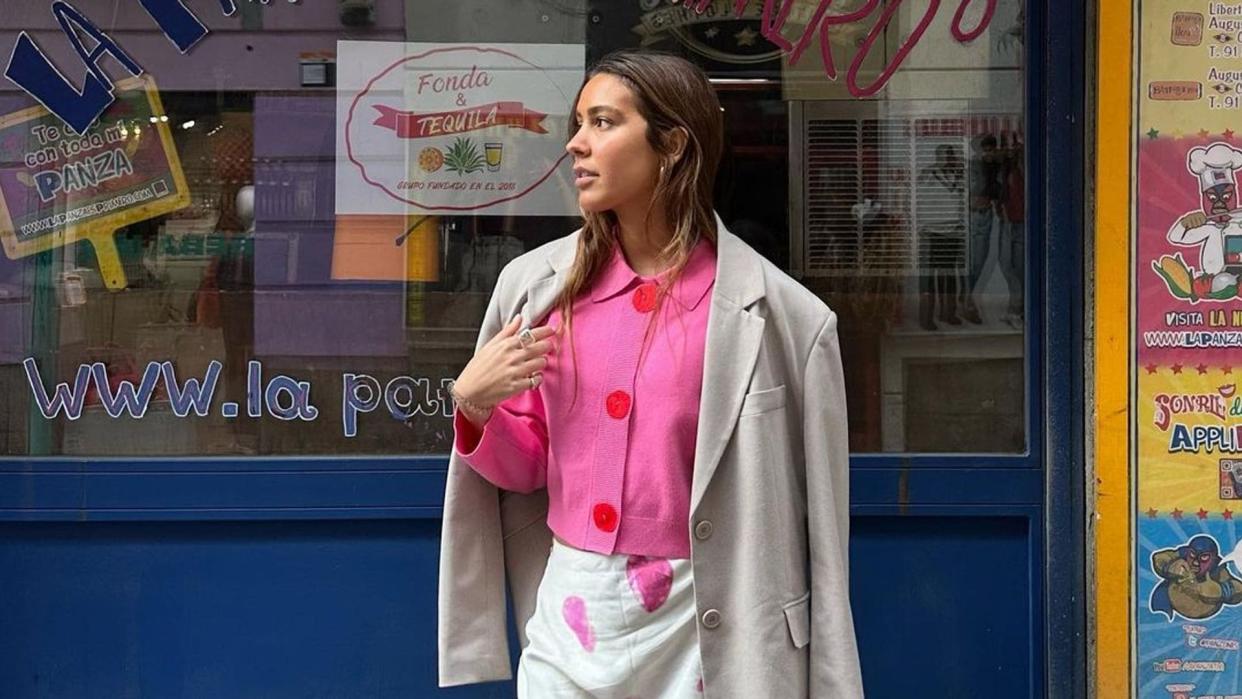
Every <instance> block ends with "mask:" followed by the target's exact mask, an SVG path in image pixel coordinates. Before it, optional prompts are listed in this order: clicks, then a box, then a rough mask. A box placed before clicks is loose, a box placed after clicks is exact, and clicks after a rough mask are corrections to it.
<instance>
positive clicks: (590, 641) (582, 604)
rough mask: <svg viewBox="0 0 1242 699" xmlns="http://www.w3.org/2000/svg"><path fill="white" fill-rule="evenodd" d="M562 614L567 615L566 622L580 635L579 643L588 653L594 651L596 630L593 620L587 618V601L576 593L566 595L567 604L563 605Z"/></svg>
mask: <svg viewBox="0 0 1242 699" xmlns="http://www.w3.org/2000/svg"><path fill="white" fill-rule="evenodd" d="M561 614H562V615H563V616H564V617H565V624H566V625H568V626H569V629H570V630H571V631H573V632H574V635H575V636H577V637H578V643H581V644H582V647H583V648H585V649H586V651H587V652H588V653H594V652H595V630H594V629H592V628H591V622H590V621H588V620H587V613H586V601H585V600H583V599H582V598H581V597H578V596H576V595H575V596H572V597H566V598H565V604H564V605H562V606H561Z"/></svg>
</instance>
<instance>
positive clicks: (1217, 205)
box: [1200, 183, 1237, 223]
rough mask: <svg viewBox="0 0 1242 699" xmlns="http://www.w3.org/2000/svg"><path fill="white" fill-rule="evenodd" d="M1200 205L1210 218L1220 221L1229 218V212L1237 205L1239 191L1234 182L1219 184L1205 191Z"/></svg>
mask: <svg viewBox="0 0 1242 699" xmlns="http://www.w3.org/2000/svg"><path fill="white" fill-rule="evenodd" d="M1200 206H1202V207H1203V213H1205V214H1207V216H1208V218H1210V219H1212V220H1213V221H1216V222H1218V223H1223V222H1226V221H1228V220H1229V212H1230V211H1232V210H1233V209H1234V208H1235V207H1236V206H1237V192H1236V191H1234V186H1233V185H1232V184H1229V183H1226V184H1218V185H1216V186H1215V187H1212V188H1211V189H1206V190H1204V191H1203V195H1202V198H1201V199H1200Z"/></svg>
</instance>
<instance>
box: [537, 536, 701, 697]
mask: <svg viewBox="0 0 1242 699" xmlns="http://www.w3.org/2000/svg"><path fill="white" fill-rule="evenodd" d="M526 637H527V646H526V647H525V648H524V649H523V650H522V656H521V659H520V660H519V662H518V672H517V691H518V698H519V699H550V698H555V699H560V698H562V697H565V698H572V699H588V698H589V699H614V698H615V699H629V698H630V697H642V699H683V698H685V699H695V698H696V697H702V696H703V678H702V671H701V665H700V661H699V639H698V628H697V625H696V623H695V604H694V584H693V580H692V577H691V566H690V561H689V560H688V559H684V558H652V557H647V556H630V555H626V554H615V555H611V556H609V555H604V554H600V553H594V552H590V551H581V550H579V549H576V548H573V547H571V546H566V545H565V544H562V543H561V542H560V541H557V540H556V539H553V543H552V553H551V555H550V556H549V558H548V567H547V569H546V570H545V571H544V575H543V581H542V582H541V583H540V584H539V591H538V596H537V599H536V603H535V613H534V616H532V617H531V618H530V621H529V622H528V623H527V624H526Z"/></svg>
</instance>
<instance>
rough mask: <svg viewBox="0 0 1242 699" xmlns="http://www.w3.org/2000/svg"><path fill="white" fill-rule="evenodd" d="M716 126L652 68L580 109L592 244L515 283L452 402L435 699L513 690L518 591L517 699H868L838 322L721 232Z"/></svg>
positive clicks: (631, 69) (712, 109) (607, 86)
mask: <svg viewBox="0 0 1242 699" xmlns="http://www.w3.org/2000/svg"><path fill="white" fill-rule="evenodd" d="M720 112H721V109H720V106H719V103H718V101H717V100H716V97H715V93H714V92H713V90H712V87H711V85H710V83H709V82H708V81H707V79H706V77H705V76H704V75H703V74H702V72H701V71H699V70H698V69H697V68H696V67H694V66H693V65H692V64H690V63H689V62H687V61H685V60H683V59H680V58H677V57H673V56H668V55H663V54H656V53H645V52H632V51H626V52H620V53H616V54H612V55H609V56H606V57H605V58H604V59H602V60H601V61H600V63H599V64H597V65H596V66H595V67H594V68H593V69H592V70H591V71H590V73H589V74H588V76H587V80H586V81H585V83H584V85H583V87H582V89H581V90H580V91H579V94H578V96H577V99H576V100H575V104H574V130H573V136H572V138H571V140H570V141H569V143H568V144H567V146H566V148H567V150H568V151H569V153H570V154H571V155H572V156H573V158H574V172H575V185H576V186H577V189H578V201H579V205H580V207H581V209H582V212H583V216H584V218H585V225H584V226H583V227H582V228H581V229H580V230H578V231H575V232H574V233H572V234H570V235H569V236H566V237H565V238H561V239H558V240H555V241H552V242H551V243H548V244H546V245H543V246H541V247H539V248H537V249H535V250H532V251H530V252H528V253H526V254H524V255H522V256H521V257H519V258H518V259H516V260H514V261H512V262H511V263H510V264H509V265H507V266H506V267H505V269H504V270H503V271H502V272H501V275H500V278H499V279H498V281H497V284H496V290H495V292H494V294H493V297H492V301H491V305H490V306H489V309H488V312H487V315H486V318H485V321H484V327H483V328H482V331H481V333H480V338H479V344H478V349H477V351H476V354H475V356H474V358H473V359H472V360H471V361H470V363H469V364H467V366H466V367H465V369H463V371H462V373H461V375H460V376H459V377H458V380H457V381H456V383H455V385H454V387H453V391H452V393H453V397H454V400H455V402H456V403H457V412H456V414H455V417H454V426H455V430H456V441H455V445H454V451H453V453H452V455H451V457H450V460H449V474H448V484H447V490H446V493H445V508H444V528H443V532H442V548H441V567H440V600H439V617H440V618H439V621H440V627H439V651H440V684H441V685H442V686H450V685H457V684H466V683H471V682H482V681H489V680H500V679H507V678H508V677H510V676H511V669H510V661H509V653H508V645H507V641H506V633H505V594H504V592H505V582H506V577H507V581H508V583H509V587H510V590H511V591H512V597H513V604H514V611H515V613H516V617H517V620H516V621H517V630H518V636H519V640H520V642H521V644H522V646H523V652H522V655H521V658H520V660H519V664H518V683H517V684H518V694H519V696H521V697H532V698H539V699H542V698H543V697H630V696H642V697H652V698H656V697H668V698H675V697H695V696H703V695H706V696H711V697H734V696H736V697H782V698H784V697H794V698H796V697H808V696H813V697H817V698H818V697H855V696H861V695H862V689H861V681H860V677H859V671H858V662H857V651H856V648H855V643H854V632H853V624H852V621H851V617H850V609H849V601H848V585H847V575H846V567H847V539H848V504H849V498H848V465H847V456H848V447H847V444H846V423H845V398H844V396H845V394H844V386H843V381H842V374H841V366H840V358H839V352H838V347H837V339H836V317H835V315H834V314H833V313H832V312H831V311H830V310H829V309H828V308H827V307H826V306H825V305H824V304H823V302H821V301H820V300H819V299H818V298H816V297H815V296H814V295H813V294H811V293H810V292H808V291H807V290H806V289H805V288H804V287H802V286H801V285H800V284H798V283H797V282H795V281H794V280H792V279H790V278H789V277H788V276H787V275H785V274H784V273H783V272H781V271H780V270H779V269H778V268H776V267H775V266H774V265H772V264H770V263H769V262H767V261H766V260H765V259H764V258H762V257H761V256H760V255H758V254H757V253H755V251H754V250H752V249H750V248H749V247H748V246H747V245H746V244H745V243H743V242H742V241H741V240H740V239H738V238H737V237H736V236H734V235H733V234H732V233H730V232H729V231H728V230H727V229H725V227H724V225H723V223H722V222H721V221H720V219H719V217H718V216H715V215H714V212H713V210H712V206H711V191H712V185H713V182H714V178H715V175H716V167H717V165H718V163H719V159H720V152H721V149H722V142H723V126H722V117H721V113H720ZM523 325H525V326H526V327H523ZM502 565H503V568H502Z"/></svg>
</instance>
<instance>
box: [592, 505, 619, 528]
mask: <svg viewBox="0 0 1242 699" xmlns="http://www.w3.org/2000/svg"><path fill="white" fill-rule="evenodd" d="M591 514H592V516H593V517H594V519H595V526H596V527H599V529H600V531H605V532H612V531H616V529H617V508H615V507H613V506H612V505H609V504H608V503H606V502H601V503H597V504H596V505H595V509H594V511H593V512H592V513H591Z"/></svg>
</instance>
